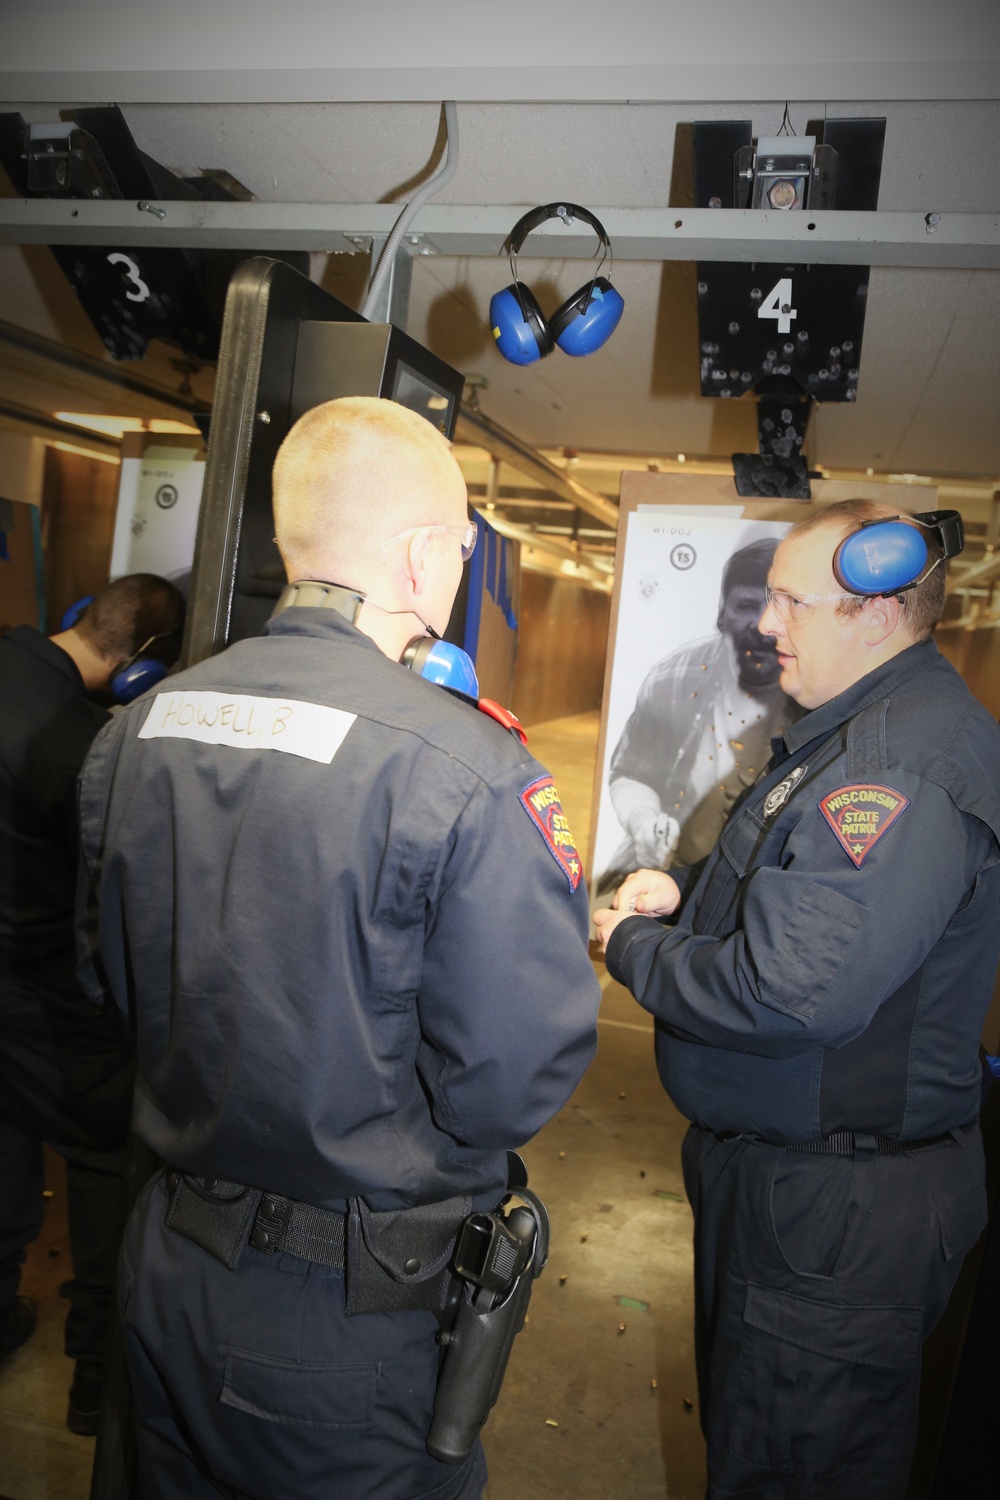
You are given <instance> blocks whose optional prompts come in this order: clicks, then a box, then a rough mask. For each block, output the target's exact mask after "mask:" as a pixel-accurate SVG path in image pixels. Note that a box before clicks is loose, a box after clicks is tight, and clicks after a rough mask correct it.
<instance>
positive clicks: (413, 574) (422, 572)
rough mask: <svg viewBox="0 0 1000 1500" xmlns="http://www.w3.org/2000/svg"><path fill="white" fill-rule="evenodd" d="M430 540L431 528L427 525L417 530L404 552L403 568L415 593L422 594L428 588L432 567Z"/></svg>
mask: <svg viewBox="0 0 1000 1500" xmlns="http://www.w3.org/2000/svg"><path fill="white" fill-rule="evenodd" d="M430 542H431V533H430V529H429V528H426V527H425V528H423V529H422V530H420V531H417V532H415V533H414V535H413V536H411V537H410V538H409V540H408V541H407V543H406V548H405V551H404V553H403V568H404V571H405V573H406V578H407V581H408V583H409V585H410V588H411V589H412V590H413V593H414V595H419V594H422V593H423V592H424V591H425V589H426V588H427V583H428V573H429V567H430V557H429V548H430Z"/></svg>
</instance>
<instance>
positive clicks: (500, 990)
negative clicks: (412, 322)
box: [81, 397, 599, 1500]
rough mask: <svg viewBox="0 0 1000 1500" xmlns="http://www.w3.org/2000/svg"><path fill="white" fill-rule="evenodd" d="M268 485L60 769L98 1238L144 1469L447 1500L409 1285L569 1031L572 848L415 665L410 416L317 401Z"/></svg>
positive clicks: (551, 1101) (423, 563)
mask: <svg viewBox="0 0 1000 1500" xmlns="http://www.w3.org/2000/svg"><path fill="white" fill-rule="evenodd" d="M273 502H274V522H275V532H276V540H277V543H278V546H279V549H280V552H281V556H282V559H283V561H284V563H285V567H286V570H287V575H288V578H289V579H290V580H291V582H290V583H289V586H288V588H287V589H286V591H285V593H284V595H283V596H282V598H281V600H280V601H279V608H278V610H277V611H276V612H275V614H274V615H273V617H272V618H271V620H270V621H269V623H268V625H267V628H266V631H265V634H264V635H263V637H261V638H258V639H248V640H242V641H239V642H238V643H237V644H235V645H234V646H231V647H230V648H229V649H228V650H226V651H223V652H221V653H220V654H219V655H218V656H214V657H211V658H210V659H208V660H206V661H203V662H201V663H199V664H198V665H197V666H195V667H192V668H190V669H189V670H187V671H185V672H182V673H180V674H178V675H177V676H176V677H173V678H171V679H170V681H169V682H168V683H165V684H164V685H163V688H162V690H161V691H160V692H158V693H157V694H156V696H155V697H154V698H150V697H148V696H147V697H146V698H144V699H142V700H141V701H140V702H139V703H136V704H133V705H132V706H131V707H128V708H125V709H123V710H122V711H121V712H120V713H119V714H117V715H116V716H115V719H114V720H113V722H112V723H111V724H110V725H109V726H108V728H107V729H106V730H105V731H104V732H103V733H102V734H101V736H100V737H99V739H98V740H97V742H96V744H95V746H94V748H93V750H92V752H91V755H90V757H89V759H88V762H87V766H86V768H85V770H84V774H83V778H82V785H81V816H82V822H83V840H84V856H85V862H86V867H87V872H88V877H89V896H90V900H89V901H88V904H87V907H86V914H87V916H88V923H87V927H86V932H87V934H88V937H89V940H90V942H91V943H94V942H96V943H97V945H98V947H99V953H100V964H99V965H98V964H95V965H94V967H93V969H92V971H91V973H90V977H89V981H88V982H89V985H90V987H91V988H92V989H93V992H94V993H95V994H101V993H104V988H103V987H104V986H106V987H107V989H108V990H109V991H110V994H111V995H112V996H113V998H114V1000H115V1002H116V1003H117V1005H118V1006H119V1007H120V1008H121V1010H122V1012H123V1013H129V1014H131V1015H132V1016H133V1017H134V1023H135V1026H136V1030H137V1038H138V1052H139V1059H140V1072H139V1079H138V1084H137V1089H136V1112H135V1118H134V1128H135V1130H136V1132H137V1134H138V1135H139V1136H140V1138H141V1139H142V1140H143V1141H145V1142H146V1143H147V1144H148V1145H149V1146H151V1147H152V1148H153V1150H154V1151H155V1152H156V1153H157V1155H158V1156H159V1157H160V1158H161V1159H162V1160H164V1161H165V1162H166V1163H168V1164H169V1170H165V1171H164V1172H163V1173H161V1174H159V1176H158V1177H157V1178H155V1179H154V1180H153V1182H152V1183H151V1184H150V1186H149V1187H148V1188H147V1190H146V1192H145V1193H144V1195H143V1196H142V1197H141V1198H140V1200H139V1202H138V1204H137V1206H136V1209H135V1211H134V1213H133V1215H132V1218H131V1219H130V1221H129V1225H128V1227H127V1229H126V1234H125V1242H124V1247H123V1260H122V1265H123V1298H126V1299H127V1303H126V1310H125V1315H124V1320H125V1340H126V1356H127V1358H128V1361H129V1366H130V1373H131V1377H132V1389H133V1395H134V1398H135V1403H136V1409H137V1413H138V1426H139V1434H138V1441H139V1448H140V1453H141V1456H142V1466H143V1476H144V1493H145V1494H146V1495H147V1496H148V1500H168V1497H169V1500H173V1497H174V1496H177V1495H180V1494H185V1495H188V1496H191V1497H205V1500H210V1497H217V1496H218V1495H219V1493H220V1491H221V1490H225V1491H226V1492H227V1493H229V1492H232V1493H239V1494H245V1495H251V1494H254V1495H275V1496H277V1495H280V1496H282V1497H286V1500H326V1497H328V1496H329V1495H331V1494H333V1493H335V1494H336V1495H337V1496H338V1497H339V1500H371V1497H374V1496H377V1497H378V1500H420V1497H422V1496H426V1497H428V1500H429V1497H430V1496H433V1497H434V1500H476V1497H478V1496H479V1495H480V1494H481V1492H482V1489H483V1485H484V1483H485V1460H484V1458H483V1453H482V1449H481V1447H480V1444H479V1442H478V1436H477V1432H478V1421H474V1422H473V1423H472V1424H471V1435H470V1436H469V1443H470V1444H471V1450H470V1448H469V1447H463V1445H462V1443H459V1442H453V1441H452V1436H451V1433H452V1429H451V1427H450V1426H449V1427H448V1428H447V1430H444V1431H442V1430H441V1429H440V1427H439V1423H438V1421H437V1419H438V1418H440V1417H441V1410H440V1409H439V1410H437V1411H436V1410H435V1402H436V1388H437V1386H438V1370H439V1360H440V1346H439V1345H438V1343H437V1342H436V1341H435V1334H436V1333H437V1331H438V1317H439V1316H442V1317H443V1316H444V1314H443V1310H442V1308H441V1306H440V1305H439V1304H438V1302H437V1301H436V1300H435V1299H436V1298H437V1297H438V1294H439V1288H440V1285H441V1278H442V1275H443V1274H444V1273H445V1272H446V1271H447V1268H448V1266H449V1265H451V1264H452V1256H453V1251H454V1247H455V1245H456V1243H457V1236H458V1231H459V1227H460V1225H462V1224H463V1222H465V1221H466V1220H468V1219H469V1218H470V1211H474V1212H479V1211H482V1212H483V1214H484V1215H485V1216H486V1218H489V1211H490V1210H495V1209H496V1207H497V1204H498V1201H499V1199H500V1197H501V1195H502V1194H503V1192H504V1189H505V1186H506V1184H507V1180H508V1178H507V1170H508V1163H507V1149H506V1148H507V1147H509V1146H510V1147H512V1146H515V1145H517V1144H518V1143H520V1142H522V1141H524V1140H526V1139H528V1137H530V1136H531V1135H533V1134H534V1133H535V1131H537V1130H538V1129H539V1128H540V1126H541V1125H542V1124H543V1123H544V1122H545V1121H546V1120H548V1119H549V1118H550V1116H551V1115H552V1114H554V1113H555V1111H556V1110H558V1109H559V1108H560V1106H561V1105H562V1104H563V1103H564V1102H565V1100H566V1099H567V1097H568V1096H569V1094H570V1092H571V1090H572V1089H573V1087H574V1085H575V1084H576V1082H577V1080H578V1079H579V1077H580V1075H581V1074H582V1072H583V1071H584V1069H585V1068H586V1066H587V1064H588V1062H589V1061H590V1058H591V1056H592V1054H593V1051H594V1047H595V1042H596V1026H595V1021H596V1015H597V1006H598V1001H599V990H598V986H597V981H596V978H595V976H594V972H593V967H592V965H591V963H590V959H589V957H588V953H587V944H586V937H587V899H586V893H585V890H584V886H583V880H582V874H581V864H580V857H579V854H578V852H577V850H576V848H575V846H574V843H573V838H572V834H571V832H570V829H569V826H568V824H567V821H566V818H565V815H564V814H563V811H562V808H561V806H560V803H559V797H558V793H557V791H556V788H555V787H554V785H553V783H552V778H551V777H550V776H549V775H548V773H547V772H546V770H545V768H544V767H543V766H541V765H539V764H538V762H537V761H535V760H534V759H533V758H532V757H531V756H530V755H529V754H528V752H527V751H526V749H525V748H524V746H523V745H522V743H521V740H520V738H519V737H518V736H516V734H512V733H506V732H505V731H504V729H503V728H501V727H500V726H499V725H498V724H497V723H495V722H493V720H492V718H491V717H489V716H488V715H487V714H485V713H481V712H479V711H478V709H477V705H476V703H475V702H469V701H463V699H462V697H461V696H459V695H456V694H454V693H447V692H442V691H441V688H440V686H437V685H435V683H434V682H431V681H427V680H424V679H423V677H422V675H421V673H423V672H426V670H427V667H428V662H427V661H423V660H420V659H418V658H421V657H423V656H424V655H425V654H426V655H427V657H428V658H430V657H432V656H433V655H434V653H435V652H436V651H437V649H438V646H439V645H440V644H441V643H439V642H438V641H436V639H435V638H436V637H439V636H442V635H443V634H444V632H445V629H446V626H447V624H448V619H449V615H450V613H451V609H452V605H453V603H454V600H455V596H456V593H457V590H458V587H459V583H460V581H461V578H462V569H463V566H464V562H465V560H466V558H467V557H468V555H469V553H470V552H471V550H472V547H473V546H474V544H475V525H474V523H473V522H471V521H470V519H469V515H468V509H467V506H468V498H467V494H466V489H465V484H464V481H463V479H462V475H461V471H460V470H459V468H458V465H457V463H456V462H455V459H454V456H453V455H452V453H451V451H450V448H449V445H448V443H447V442H446V440H445V439H444V438H443V437H442V436H441V434H440V433H439V432H437V431H436V430H435V429H434V428H433V427H432V426H431V425H430V423H429V422H427V421H426V420H425V419H424V418H423V417H421V416H418V415H416V414H415V413H414V412H411V411H408V410H407V409H406V408H405V407H402V406H399V405H397V404H396V403H394V402H391V401H383V400H377V399H372V398H360V397H359V398H346V399H342V400H338V401H331V402H328V403H326V404H325V405H324V406H320V407H317V408H316V409H315V410H313V411H311V412H307V413H306V415H305V416H304V417H302V418H301V419H300V420H299V422H297V423H296V425H295V426H294V427H293V428H292V430H291V432H290V433H289V435H288V436H287V437H286V439H285V441H284V443H283V444H282V447H281V449H280V451H279V453H278V458H277V462H276V464H275V468H274V476H273ZM411 658H412V669H408V660H409V659H411ZM452 685H454V682H452ZM469 685H470V686H472V687H473V692H474V684H472V683H470V684H469ZM509 727H511V728H514V727H516V726H513V725H511V726H509ZM138 807H141V809H142V814H141V817H138V816H136V813H135V810H136V809H137V808H138ZM515 1212H516V1211H515ZM490 1222H493V1220H492V1219H491V1220H490ZM455 1263H456V1264H457V1261H456V1262H455ZM463 1295H464V1294H463ZM464 1307H465V1304H464V1303H463V1310H464ZM466 1326H468V1320H466ZM455 1328H456V1335H455V1340H454V1342H453V1343H452V1344H451V1345H450V1346H449V1349H448V1353H447V1355H446V1358H445V1367H444V1368H445V1371H446V1372H447V1371H448V1370H449V1369H453V1368H454V1367H453V1366H451V1365H450V1364H449V1362H450V1361H451V1360H452V1357H453V1354H455V1353H456V1352H458V1348H459V1343H460V1340H459V1338H458V1332H457V1330H458V1329H459V1323H456V1324H455ZM468 1347H469V1348H470V1349H471V1350H472V1351H473V1353H475V1352H476V1348H477V1347H478V1346H477V1345H475V1344H474V1343H472V1342H470V1343H469V1345H468ZM464 1367H465V1366H464V1365H463V1364H460V1366H459V1369H460V1370H461V1369H462V1368H464ZM479 1373H481V1371H480V1372H479ZM440 1389H441V1391H445V1389H446V1382H444V1381H442V1385H441V1388H440ZM459 1394H461V1393H459ZM475 1415H476V1414H475V1413H473V1416H475ZM432 1418H433V1419H435V1421H434V1427H432ZM480 1420H481V1417H480ZM435 1427H438V1428H439V1432H438V1436H437V1437H435V1436H434V1429H435ZM467 1432H468V1429H467V1428H466V1427H463V1429H462V1434H463V1436H464V1435H466V1434H467ZM432 1454H433V1455H434V1456H432ZM445 1464H448V1465H449V1467H445ZM452 1464H453V1465H454V1467H451V1465H452Z"/></svg>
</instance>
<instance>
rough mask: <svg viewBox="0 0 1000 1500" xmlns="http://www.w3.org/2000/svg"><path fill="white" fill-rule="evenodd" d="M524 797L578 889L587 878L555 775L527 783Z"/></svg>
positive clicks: (555, 856) (531, 815)
mask: <svg viewBox="0 0 1000 1500" xmlns="http://www.w3.org/2000/svg"><path fill="white" fill-rule="evenodd" d="M520 801H521V806H522V807H523V808H524V810H525V812H526V813H527V814H528V817H529V818H530V819H531V821H532V822H533V823H534V825H535V827H536V828H537V829H538V832H539V833H540V834H541V835H542V838H543V839H544V840H545V843H546V845H547V846H548V850H549V853H550V854H551V855H552V857H553V859H554V860H555V862H556V864H557V865H558V866H559V868H560V869H561V870H562V872H563V874H564V875H565V876H566V879H567V880H568V881H569V888H570V890H571V891H575V890H576V889H577V887H578V886H579V884H580V881H581V880H582V879H583V866H582V865H581V863H580V856H579V854H578V853H577V848H576V844H575V843H574V841H573V835H572V834H571V833H570V831H569V824H568V823H567V821H566V814H565V813H564V812H563V810H562V804H561V802H560V801H559V793H558V792H557V791H556V789H555V786H554V785H553V782H552V777H551V776H540V777H539V778H538V780H537V781H533V782H532V783H531V784H530V786H526V787H525V788H524V791H523V792H521V794H520Z"/></svg>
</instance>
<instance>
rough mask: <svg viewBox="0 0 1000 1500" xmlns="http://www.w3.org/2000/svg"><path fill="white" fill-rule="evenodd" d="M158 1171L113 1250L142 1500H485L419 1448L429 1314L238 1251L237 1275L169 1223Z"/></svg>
mask: <svg viewBox="0 0 1000 1500" xmlns="http://www.w3.org/2000/svg"><path fill="white" fill-rule="evenodd" d="M163 1176H164V1174H163V1172H161V1173H159V1174H157V1176H156V1177H154V1178H153V1180H152V1182H150V1183H149V1184H147V1186H146V1188H145V1189H144V1190H143V1193H142V1195H141V1197H140V1198H139V1201H138V1202H137V1204H136V1207H135V1209H134V1211H133V1213H132V1216H131V1218H130V1219H129V1222H128V1225H127V1227H126V1231H125V1239H124V1243H123V1247H122V1260H121V1268H120V1288H119V1296H120V1299H121V1304H122V1312H123V1321H124V1331H125V1351H126V1358H127V1362H128V1368H129V1375H130V1377H131V1381H132V1390H133V1395H134V1398H135V1404H136V1408H137V1420H138V1446H139V1457H140V1464H141V1468H142V1477H143V1483H144V1489H143V1495H144V1500H179V1497H180V1496H184V1497H185V1500H218V1497H219V1496H223V1497H225V1500H277V1497H279V1496H280V1497H281V1500H376V1497H377V1500H478V1497H479V1496H480V1495H481V1493H482V1489H483V1486H484V1484H485V1482H486V1461H485V1457H484V1455H483V1451H482V1448H481V1446H480V1444H479V1443H478V1442H477V1443H476V1445H475V1447H474V1449H473V1451H472V1454H471V1456H470V1457H469V1459H468V1460H467V1461H466V1463H464V1464H462V1465H461V1466H459V1467H457V1468H452V1467H450V1466H448V1465H445V1464H442V1463H439V1462H438V1461H437V1460H436V1459H433V1458H431V1457H430V1455H429V1454H428V1453H427V1451H426V1448H425V1446H424V1443H425V1438H426V1434H427V1431H428V1429H429V1427H430V1422H431V1416H432V1414H433V1408H434V1390H435V1385H436V1381H437V1369H438V1346H437V1344H436V1343H435V1340H434V1335H435V1332H436V1331H437V1326H438V1325H437V1320H436V1318H435V1317H434V1316H433V1314H432V1313H429V1312H397V1313H363V1314H359V1315H357V1316H355V1317H351V1318H348V1317H347V1315H346V1313H345V1311H344V1281H343V1273H342V1272H340V1271H335V1270H330V1269H328V1268H327V1267H324V1266H320V1265H315V1264H313V1263H311V1262H309V1261H305V1260H300V1259H299V1258H298V1257H297V1256H294V1255H289V1254H286V1253H280V1254H277V1255H262V1254H260V1253H258V1252H257V1251H256V1250H253V1249H251V1248H249V1247H247V1248H245V1249H244V1250H243V1252H242V1254H241V1256H240V1259H239V1261H238V1262H237V1265H236V1268H235V1269H234V1270H229V1269H228V1268H227V1267H226V1266H224V1265H223V1264H222V1263H221V1262H220V1261H218V1260H216V1259H215V1258H214V1257H213V1256H212V1255H210V1254H208V1253H207V1252H206V1251H204V1250H202V1249H200V1248H199V1247H198V1246H197V1245H195V1244H193V1243H192V1242H191V1241H190V1240H188V1239H186V1238H185V1237H184V1236H183V1235H181V1234H179V1233H177V1231H176V1230H173V1229H168V1228H167V1227H166V1225H165V1224H164V1222H163V1221H164V1215H165V1213H166V1209H167V1202H168V1200H167V1194H166V1191H165V1188H164V1186H163Z"/></svg>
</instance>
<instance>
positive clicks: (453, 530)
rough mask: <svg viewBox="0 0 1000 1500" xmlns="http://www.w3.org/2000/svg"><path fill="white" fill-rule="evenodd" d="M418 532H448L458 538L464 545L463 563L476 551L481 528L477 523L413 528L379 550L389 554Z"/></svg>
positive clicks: (391, 539)
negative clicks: (399, 543)
mask: <svg viewBox="0 0 1000 1500" xmlns="http://www.w3.org/2000/svg"><path fill="white" fill-rule="evenodd" d="M418 531H439V532H441V533H445V532H447V534H448V535H449V536H457V537H458V538H459V539H460V540H461V543H462V561H463V562H468V561H469V558H470V557H471V556H472V554H473V552H475V550H476V538H477V536H478V535H479V527H478V526H477V524H476V522H475V521H469V522H468V523H467V524H466V525H465V526H444V525H430V526H411V527H410V528H409V529H408V530H407V531H401V532H399V534H398V535H397V536H391V537H390V538H389V540H388V541H387V542H384V543H383V545H382V546H381V547H380V548H379V551H380V552H388V550H389V548H390V547H394V546H395V545H396V543H397V542H405V541H406V539H407V537H411V536H416V534H417V532H418Z"/></svg>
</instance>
